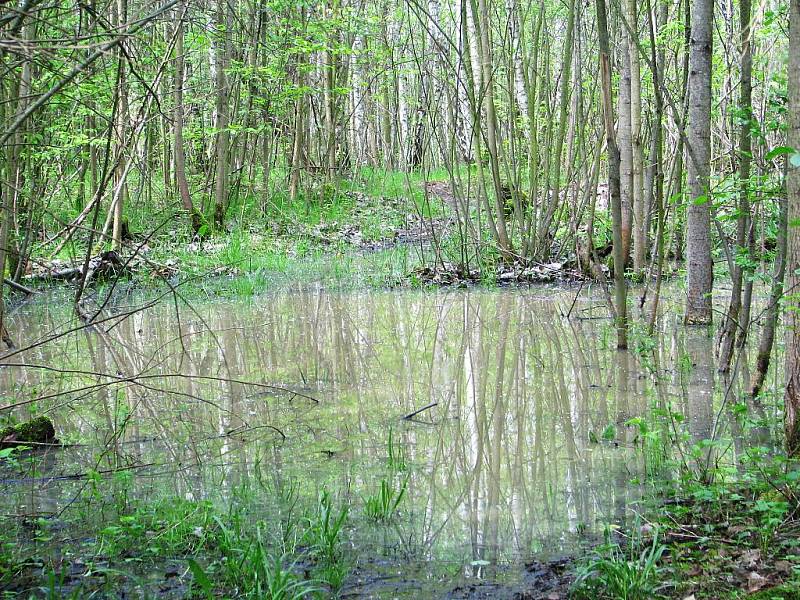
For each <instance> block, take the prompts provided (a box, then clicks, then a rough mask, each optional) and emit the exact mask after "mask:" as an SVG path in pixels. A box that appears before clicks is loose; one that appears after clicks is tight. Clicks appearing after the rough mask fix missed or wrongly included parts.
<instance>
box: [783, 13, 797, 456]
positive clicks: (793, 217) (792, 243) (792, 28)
mask: <svg viewBox="0 0 800 600" xmlns="http://www.w3.org/2000/svg"><path fill="white" fill-rule="evenodd" d="M788 95H789V112H788V119H789V128H788V134H787V143H788V146H789V147H790V148H794V154H793V155H792V156H791V157H790V158H789V161H790V164H789V166H788V170H787V174H786V189H787V192H788V194H787V195H788V201H789V217H788V223H789V230H788V234H787V237H788V263H787V265H786V267H787V274H788V277H787V281H786V283H787V289H786V291H787V293H789V294H793V295H794V294H797V293H798V287H800V275H798V273H799V272H800V271H799V270H800V227H798V225H797V224H798V223H800V165H799V164H798V163H799V162H800V0H790V1H789V69H788ZM793 302H796V300H795V301H793ZM783 400H784V411H785V415H784V417H785V422H784V427H785V429H786V452H787V454H789V455H790V456H797V455H798V454H800V312H798V311H797V310H790V311H787V327H786V393H785V394H784V397H783Z"/></svg>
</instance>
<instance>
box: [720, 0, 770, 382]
mask: <svg viewBox="0 0 800 600" xmlns="http://www.w3.org/2000/svg"><path fill="white" fill-rule="evenodd" d="M739 23H740V25H739V26H740V36H741V38H740V54H741V75H740V81H739V118H740V119H741V121H742V123H741V125H740V126H739V153H738V154H739V156H738V160H739V202H738V207H737V208H738V213H739V214H738V215H737V218H736V248H735V249H734V255H738V254H739V252H741V251H742V250H744V249H745V245H746V244H747V236H748V233H749V230H750V200H749V197H748V194H749V193H750V185H749V182H750V163H751V156H752V155H751V152H752V143H751V134H750V129H751V120H752V97H753V56H752V52H751V45H750V0H740V2H739ZM743 276H744V270H743V269H742V266H741V264H740V261H737V260H734V263H733V273H731V279H732V282H731V283H732V289H731V299H730V302H729V304H728V312H727V313H726V315H725V323H724V325H723V328H722V332H721V333H720V352H719V363H718V365H717V368H718V369H719V371H720V372H723V373H725V372H727V371H728V370H729V369H730V365H731V357H732V356H733V348H734V342H735V340H736V336H737V333H738V330H739V313H740V312H741V309H742V280H743ZM751 293H752V292H751ZM746 325H747V324H745V326H746ZM762 339H763V338H762ZM771 349H772V344H771V343H770V350H771Z"/></svg>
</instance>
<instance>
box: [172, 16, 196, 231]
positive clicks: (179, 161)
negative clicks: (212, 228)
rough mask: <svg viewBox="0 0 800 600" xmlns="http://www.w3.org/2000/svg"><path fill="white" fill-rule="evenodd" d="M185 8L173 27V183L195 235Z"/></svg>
mask: <svg viewBox="0 0 800 600" xmlns="http://www.w3.org/2000/svg"><path fill="white" fill-rule="evenodd" d="M185 13H186V6H185V4H184V3H183V2H182V3H181V4H179V5H178V8H177V15H178V22H177V24H176V25H175V27H177V28H178V30H177V31H176V32H175V91H174V98H175V109H174V112H173V132H174V138H175V155H174V159H175V183H176V185H177V187H178V194H179V195H180V197H181V205H182V206H183V210H185V211H186V213H187V214H188V215H189V219H190V223H191V225H192V231H194V233H195V235H198V234H199V233H200V228H201V227H202V226H203V220H202V218H201V216H200V213H198V212H197V211H196V210H195V207H194V203H193V202H192V196H191V194H190V193H189V183H188V181H187V180H186V150H185V148H184V143H183V86H184V79H185V68H184V67H185V61H184V55H183V51H184V48H183V32H184V18H185Z"/></svg>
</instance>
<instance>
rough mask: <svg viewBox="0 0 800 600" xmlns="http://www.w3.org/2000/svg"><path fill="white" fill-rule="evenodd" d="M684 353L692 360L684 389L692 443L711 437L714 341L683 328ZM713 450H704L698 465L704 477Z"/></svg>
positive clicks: (712, 422)
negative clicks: (684, 339)
mask: <svg viewBox="0 0 800 600" xmlns="http://www.w3.org/2000/svg"><path fill="white" fill-rule="evenodd" d="M686 353H687V356H688V357H689V359H690V360H691V365H692V366H691V373H690V374H689V381H688V386H687V388H686V391H687V396H686V398H687V409H688V410H687V420H688V423H689V433H690V435H691V440H692V442H693V443H694V444H699V443H701V442H703V441H705V440H710V439H711V438H712V435H713V431H714V364H713V356H714V348H713V340H712V338H711V336H710V335H709V334H708V332H707V331H706V330H705V329H701V330H694V329H687V330H686ZM714 460H715V454H714V452H713V449H712V448H711V447H710V446H709V448H708V449H707V450H706V451H705V455H704V457H703V462H702V463H701V464H699V465H697V466H698V468H699V469H700V476H701V477H703V478H705V477H707V476H708V475H709V470H710V469H711V468H712V467H713V461H714Z"/></svg>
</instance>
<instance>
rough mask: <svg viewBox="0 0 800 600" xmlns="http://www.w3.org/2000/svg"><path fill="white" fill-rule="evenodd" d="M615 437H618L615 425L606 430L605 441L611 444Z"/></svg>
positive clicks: (604, 431)
mask: <svg viewBox="0 0 800 600" xmlns="http://www.w3.org/2000/svg"><path fill="white" fill-rule="evenodd" d="M615 437H617V429H616V427H614V426H613V425H609V426H608V427H606V428H605V430H603V439H604V440H605V441H607V442H610V441H612V440H613V439H614V438H615Z"/></svg>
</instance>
